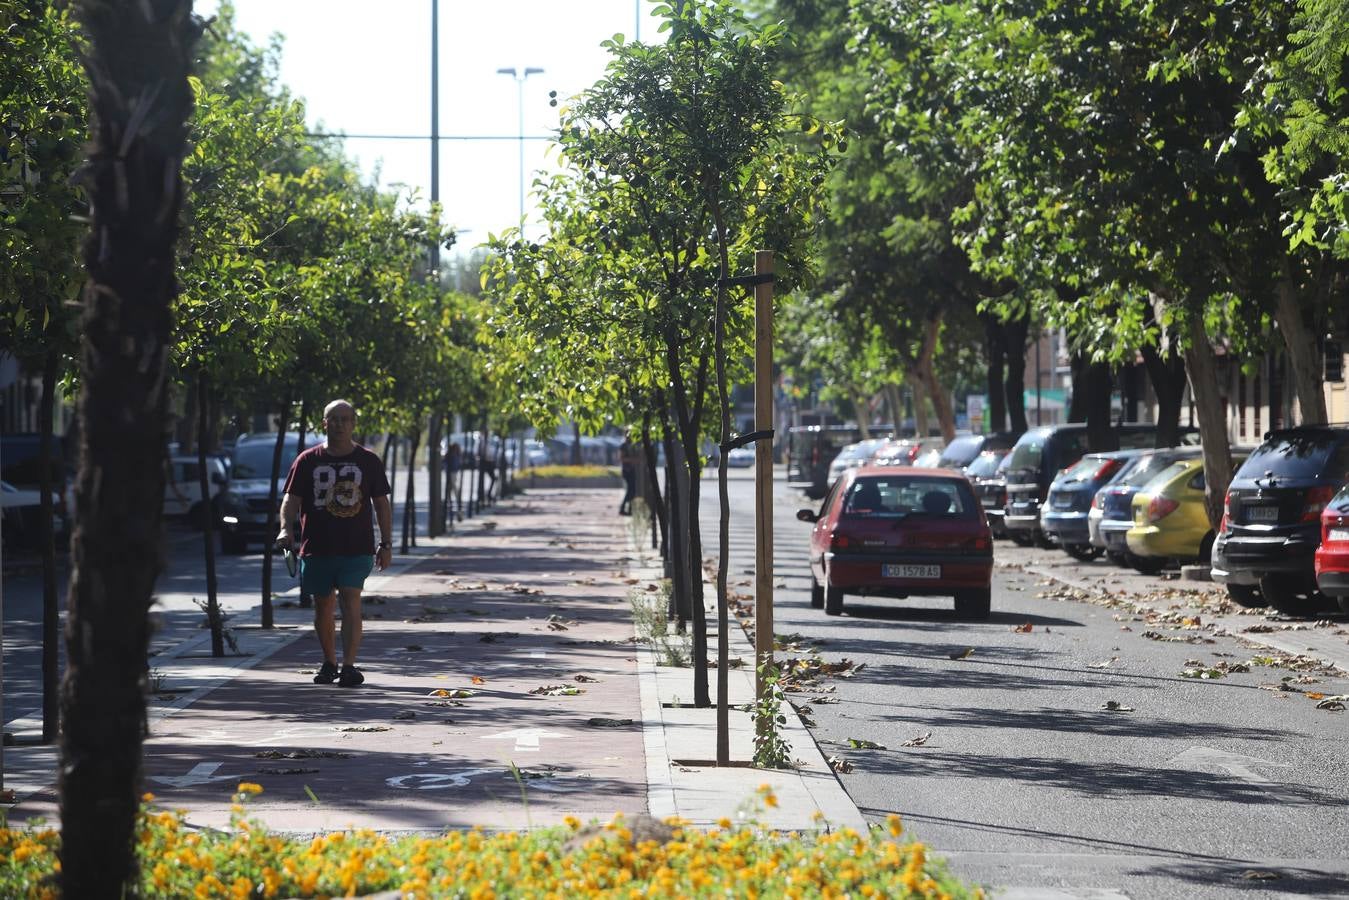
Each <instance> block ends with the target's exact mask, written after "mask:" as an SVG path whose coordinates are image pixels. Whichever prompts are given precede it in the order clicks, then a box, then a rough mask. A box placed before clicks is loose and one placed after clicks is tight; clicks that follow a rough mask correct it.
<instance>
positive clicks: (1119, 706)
mask: <svg viewBox="0 0 1349 900" xmlns="http://www.w3.org/2000/svg"><path fill="white" fill-rule="evenodd" d="M1101 709H1104V710H1109V711H1110V712H1133V711H1134V708H1133V707H1132V706H1125V705H1124V704H1123V703H1120V702H1119V701H1118V700H1107V701H1105V702H1104V703H1102V704H1101Z"/></svg>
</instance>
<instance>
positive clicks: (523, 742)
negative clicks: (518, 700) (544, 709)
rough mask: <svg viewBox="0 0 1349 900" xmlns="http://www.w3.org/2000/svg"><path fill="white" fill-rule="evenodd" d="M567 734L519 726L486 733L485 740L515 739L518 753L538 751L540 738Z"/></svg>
mask: <svg viewBox="0 0 1349 900" xmlns="http://www.w3.org/2000/svg"><path fill="white" fill-rule="evenodd" d="M564 736H565V735H561V734H553V733H552V732H551V731H540V730H539V729H537V728H517V729H515V730H514V731H503V732H501V733H500V734H489V735H484V736H483V740H486V741H496V740H501V739H503V738H514V739H515V750H516V752H518V753H537V752H538V751H539V739H540V738H556V737H564Z"/></svg>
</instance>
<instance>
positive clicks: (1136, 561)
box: [1129, 553, 1166, 575]
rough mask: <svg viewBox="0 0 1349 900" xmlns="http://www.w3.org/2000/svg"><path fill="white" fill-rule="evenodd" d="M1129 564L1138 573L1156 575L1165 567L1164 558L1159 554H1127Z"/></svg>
mask: <svg viewBox="0 0 1349 900" xmlns="http://www.w3.org/2000/svg"><path fill="white" fill-rule="evenodd" d="M1129 565H1130V566H1132V567H1133V570H1134V571H1135V572H1137V573H1139V574H1140V575H1156V574H1157V573H1158V572H1160V571H1161V570H1162V569H1165V568H1166V560H1164V559H1162V558H1161V557H1160V556H1138V555H1137V554H1134V553H1130V554H1129Z"/></svg>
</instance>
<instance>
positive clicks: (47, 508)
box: [37, 341, 162, 744]
mask: <svg viewBox="0 0 1349 900" xmlns="http://www.w3.org/2000/svg"><path fill="white" fill-rule="evenodd" d="M60 374H61V351H60V349H59V348H58V347H57V346H56V343H55V342H54V341H53V342H52V345H51V346H49V347H48V348H47V353H46V355H45V357H44V359H43V361H42V405H41V406H40V407H38V451H37V461H38V491H39V492H40V494H41V496H40V497H39V498H38V519H39V521H38V540H40V541H41V542H42V545H41V549H42V742H43V743H44V744H50V743H52V742H53V741H55V740H56V733H57V731H58V730H59V727H60V690H59V687H58V679H59V678H60V674H61V646H60V643H61V642H60V636H59V624H60V622H61V607H60V603H59V601H58V598H57V591H56V508H55V504H54V503H53V502H52V492H53V491H54V490H55V491H61V492H64V491H65V487H66V486H65V485H64V484H62V485H56V484H53V483H52V481H53V480H52V430H53V428H54V425H55V422H54V421H53V420H54V419H55V417H56V382H57V381H58V380H59V378H60ZM62 468H63V469H64V467H62ZM161 502H162V501H161Z"/></svg>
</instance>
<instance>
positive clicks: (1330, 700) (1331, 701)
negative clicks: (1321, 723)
mask: <svg viewBox="0 0 1349 900" xmlns="http://www.w3.org/2000/svg"><path fill="white" fill-rule="evenodd" d="M1307 696H1308V697H1311V696H1312V695H1311V694H1310V693H1309V694H1307ZM1345 703H1349V694H1335V695H1334V696H1332V697H1325V698H1323V699H1322V700H1321V702H1320V703H1318V704H1316V708H1317V709H1328V710H1331V711H1332V712H1343V711H1344V705H1345Z"/></svg>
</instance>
